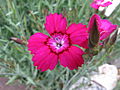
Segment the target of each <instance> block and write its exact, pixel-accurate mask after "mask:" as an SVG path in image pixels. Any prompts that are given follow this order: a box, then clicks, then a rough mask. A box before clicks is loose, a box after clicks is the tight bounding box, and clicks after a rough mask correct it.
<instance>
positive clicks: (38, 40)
mask: <svg viewBox="0 0 120 90" xmlns="http://www.w3.org/2000/svg"><path fill="white" fill-rule="evenodd" d="M47 38H48V36H47V35H45V34H43V33H35V34H34V35H32V36H31V37H30V39H29V40H28V45H27V46H28V50H30V51H31V54H34V53H36V51H37V50H38V49H39V48H40V47H42V46H44V42H46V40H47Z"/></svg>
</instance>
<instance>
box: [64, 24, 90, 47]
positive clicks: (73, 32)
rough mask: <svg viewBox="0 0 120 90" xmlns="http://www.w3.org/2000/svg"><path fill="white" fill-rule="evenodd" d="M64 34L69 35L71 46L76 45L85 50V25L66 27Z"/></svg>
mask: <svg viewBox="0 0 120 90" xmlns="http://www.w3.org/2000/svg"><path fill="white" fill-rule="evenodd" d="M66 33H67V34H69V35H70V39H71V43H72V44H78V45H79V46H81V47H84V48H87V45H88V44H87V39H88V32H87V28H86V25H83V24H81V23H79V24H75V23H74V24H71V25H70V26H69V27H68V29H67V32H66ZM83 42H84V43H83Z"/></svg>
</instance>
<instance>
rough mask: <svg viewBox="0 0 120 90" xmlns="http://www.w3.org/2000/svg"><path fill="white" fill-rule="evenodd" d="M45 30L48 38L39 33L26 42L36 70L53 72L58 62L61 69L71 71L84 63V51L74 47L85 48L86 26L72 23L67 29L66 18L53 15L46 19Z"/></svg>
mask: <svg viewBox="0 0 120 90" xmlns="http://www.w3.org/2000/svg"><path fill="white" fill-rule="evenodd" d="M45 29H46V30H47V32H48V33H49V35H50V36H47V35H45V34H43V33H40V32H39V33H35V34H34V35H32V36H31V37H30V39H29V40H28V50H29V51H31V54H33V58H32V61H33V62H34V66H37V69H40V70H41V71H46V70H48V69H50V70H53V69H54V68H55V66H56V64H57V63H58V61H59V62H60V65H62V66H63V67H68V68H69V69H70V70H73V69H77V68H78V67H80V66H81V65H82V64H83V63H84V60H83V57H82V55H83V54H84V51H83V50H82V49H80V48H78V47H77V46H75V45H79V46H81V47H84V48H87V45H86V44H87V43H86V40H87V39H88V32H87V28H86V25H83V24H81V23H79V24H75V23H73V24H71V25H70V26H69V27H68V28H67V20H66V18H64V17H63V16H62V15H61V14H57V13H55V14H50V15H49V16H47V17H46V23H45Z"/></svg>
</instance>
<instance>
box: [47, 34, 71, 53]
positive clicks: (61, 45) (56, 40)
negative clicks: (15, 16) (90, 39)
mask: <svg viewBox="0 0 120 90" xmlns="http://www.w3.org/2000/svg"><path fill="white" fill-rule="evenodd" d="M47 45H49V46H50V48H51V49H52V51H54V52H56V53H59V52H62V51H63V50H65V49H67V48H68V47H69V46H70V44H69V39H68V35H65V34H64V35H62V34H58V33H55V34H54V35H52V37H51V38H50V39H49V40H48V43H47Z"/></svg>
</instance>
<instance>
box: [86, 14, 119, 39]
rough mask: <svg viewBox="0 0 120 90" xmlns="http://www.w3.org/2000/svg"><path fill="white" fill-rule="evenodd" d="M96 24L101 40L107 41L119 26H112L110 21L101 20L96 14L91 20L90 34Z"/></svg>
mask: <svg viewBox="0 0 120 90" xmlns="http://www.w3.org/2000/svg"><path fill="white" fill-rule="evenodd" d="M94 22H95V23H96V25H97V29H98V30H99V32H100V40H104V39H106V38H107V37H108V36H110V34H111V33H112V32H113V31H114V30H116V29H117V25H114V24H112V23H111V22H110V21H109V20H106V19H101V18H100V16H99V15H97V14H94V15H93V16H92V17H91V18H90V21H89V25H88V32H90V30H92V29H93V28H94V27H95V26H94Z"/></svg>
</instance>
